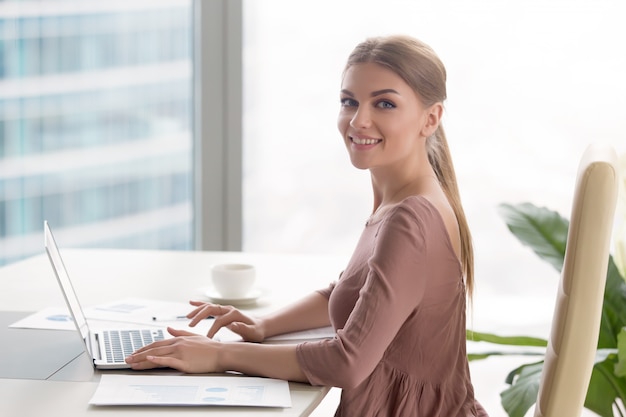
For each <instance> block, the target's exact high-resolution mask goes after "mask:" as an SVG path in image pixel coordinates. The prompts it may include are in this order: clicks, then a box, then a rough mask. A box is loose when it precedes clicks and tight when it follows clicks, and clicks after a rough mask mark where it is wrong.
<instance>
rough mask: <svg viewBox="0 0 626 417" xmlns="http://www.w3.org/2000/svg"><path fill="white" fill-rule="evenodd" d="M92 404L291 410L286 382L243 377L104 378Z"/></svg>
mask: <svg viewBox="0 0 626 417" xmlns="http://www.w3.org/2000/svg"><path fill="white" fill-rule="evenodd" d="M89 404H93V405H99V406H104V405H164V406H165V405H177V406H181V405H189V406H216V405H219V406H250V407H283V408H285V407H291V394H290V393H289V384H288V382H287V381H282V380H278V379H269V378H256V377H244V376H185V375H109V374H105V375H102V377H101V379H100V383H99V384H98V388H97V389H96V392H95V393H94V395H93V397H92V398H91V400H90V401H89Z"/></svg>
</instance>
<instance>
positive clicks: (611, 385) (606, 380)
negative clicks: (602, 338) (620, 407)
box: [585, 350, 626, 417]
mask: <svg viewBox="0 0 626 417" xmlns="http://www.w3.org/2000/svg"><path fill="white" fill-rule="evenodd" d="M607 351H608V350H607ZM616 362H617V355H616V354H614V353H613V354H609V355H608V356H606V358H605V360H603V361H600V362H597V363H596V364H595V365H594V367H593V371H592V372H591V380H590V381H589V388H588V389H587V396H586V397H585V408H587V409H589V410H591V411H593V412H594V413H596V414H598V415H600V416H602V417H614V414H613V403H614V402H615V400H616V399H617V398H618V396H619V391H622V392H626V380H625V379H624V378H618V377H617V376H616V375H615V374H614V373H613V368H614V367H615V363H616Z"/></svg>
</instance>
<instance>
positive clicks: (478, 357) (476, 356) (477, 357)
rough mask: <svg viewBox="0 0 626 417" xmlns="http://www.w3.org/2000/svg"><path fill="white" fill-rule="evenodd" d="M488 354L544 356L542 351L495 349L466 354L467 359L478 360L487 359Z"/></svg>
mask: <svg viewBox="0 0 626 417" xmlns="http://www.w3.org/2000/svg"><path fill="white" fill-rule="evenodd" d="M490 356H544V353H539V352H513V351H511V352H504V351H495V352H480V353H476V352H472V353H468V354H467V359H468V360H469V361H478V360H481V359H487V358H488V357H490Z"/></svg>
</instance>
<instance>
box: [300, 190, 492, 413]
mask: <svg viewBox="0 0 626 417" xmlns="http://www.w3.org/2000/svg"><path fill="white" fill-rule="evenodd" d="M320 293H322V294H323V295H325V296H327V297H329V314H330V320H331V323H332V325H333V327H334V328H335V330H336V332H337V336H336V337H335V338H334V339H332V340H325V341H318V342H306V343H302V344H300V345H298V347H297V357H298V361H299V363H300V365H301V366H302V369H303V371H304V373H305V374H306V376H307V377H308V379H309V381H310V382H311V383H312V384H313V385H325V386H335V387H340V388H342V394H341V401H340V404H339V408H338V409H337V412H336V414H335V415H336V416H350V417H354V416H358V417H367V416H377V417H387V416H415V417H470V416H476V417H478V416H480V417H486V416H487V413H486V412H485V411H484V410H483V409H482V407H481V406H480V404H478V402H477V401H476V400H475V399H474V389H473V387H472V383H471V380H470V373H469V367H468V362H467V356H466V350H465V286H464V283H463V278H462V271H461V265H460V263H459V261H458V259H457V257H456V255H455V253H454V250H453V248H452V244H451V242H450V239H449V237H448V234H447V231H446V228H445V226H444V224H443V219H442V218H441V216H440V214H439V212H438V211H437V210H436V208H435V207H434V206H433V205H432V204H431V203H430V202H429V201H428V200H426V199H425V198H423V197H419V196H412V197H409V198H407V199H406V200H404V201H403V202H401V203H400V204H398V205H396V206H395V207H393V208H392V209H391V210H389V211H388V212H387V213H386V215H385V216H384V217H383V218H382V219H380V220H378V221H376V222H368V224H366V226H365V230H364V231H363V234H362V235H361V238H360V240H359V243H358V245H357V247H356V249H355V252H354V254H353V255H352V259H351V260H350V262H349V263H348V265H347V267H346V269H345V270H344V272H343V273H342V275H341V277H340V278H339V280H338V281H337V283H333V284H331V285H330V287H329V288H327V289H326V290H322V291H320Z"/></svg>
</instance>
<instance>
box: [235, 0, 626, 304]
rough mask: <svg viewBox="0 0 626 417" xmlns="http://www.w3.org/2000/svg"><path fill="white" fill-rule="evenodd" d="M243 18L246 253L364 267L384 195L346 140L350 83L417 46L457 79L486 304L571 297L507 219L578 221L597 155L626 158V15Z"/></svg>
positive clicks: (328, 9) (448, 120) (539, 11)
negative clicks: (587, 171) (376, 57)
mask: <svg viewBox="0 0 626 417" xmlns="http://www.w3.org/2000/svg"><path fill="white" fill-rule="evenodd" d="M244 6H245V8H244V28H245V31H244V50H245V55H244V65H245V67H244V80H245V84H244V104H245V112H244V134H245V136H244V149H245V151H244V164H245V170H244V175H245V178H244V239H243V245H244V248H245V249H246V250H250V251H268V252H320V253H334V254H345V255H346V256H348V255H349V254H350V253H351V251H352V248H353V246H354V245H355V244H356V241H357V239H358V236H359V235H360V232H361V229H362V227H363V224H364V222H365V220H366V218H367V217H368V216H369V214H370V212H371V187H370V185H369V175H368V172H362V171H358V170H356V169H355V168H353V167H352V166H351V164H350V161H349V159H348V157H347V153H346V151H345V149H344V147H343V143H342V141H341V139H340V136H339V133H338V131H337V129H336V124H335V121H336V117H337V114H338V110H339V89H340V83H341V71H342V70H343V65H344V63H345V60H346V58H347V56H348V54H349V53H350V51H351V50H352V48H353V47H354V46H355V45H356V44H357V43H358V42H360V41H362V40H364V39H365V38H366V37H368V36H375V35H385V34H395V33H404V34H409V35H412V36H415V37H417V38H419V39H421V40H423V41H425V42H426V43H428V44H430V45H431V46H432V47H433V48H434V49H435V51H437V53H438V55H439V56H440V57H441V58H442V60H443V62H444V64H445V65H446V68H447V72H448V100H447V101H446V103H445V106H446V110H445V114H444V120H443V124H444V126H445V128H446V132H447V136H448V141H449V144H450V148H451V152H452V156H453V159H454V162H455V167H456V171H457V176H458V180H459V183H460V189H461V193H462V198H463V201H464V205H465V209H466V213H467V216H468V218H469V222H470V227H471V228H472V231H473V234H474V241H475V246H476V256H477V259H476V273H477V280H478V291H479V292H480V291H483V293H489V292H490V291H492V290H493V291H497V290H500V289H503V290H506V291H507V292H508V293H511V292H512V291H513V292H514V291H522V292H523V291H534V290H535V289H536V288H537V286H545V285H556V282H557V281H558V279H550V278H549V277H553V276H555V275H556V274H555V271H554V270H552V268H551V267H550V266H548V265H547V264H544V263H543V262H542V261H540V260H539V259H538V258H537V257H535V256H534V255H533V254H532V253H530V252H529V251H528V250H527V249H526V248H524V247H522V246H521V245H520V244H519V242H518V241H517V240H516V238H515V237H514V236H513V235H512V234H511V233H510V232H509V231H508V230H507V228H506V226H505V225H504V222H503V220H502V219H501V218H500V217H499V215H498V213H497V206H498V205H499V204H500V203H505V202H506V203H519V202H524V201H530V202H533V203H534V204H536V205H540V206H547V207H549V208H551V209H553V210H557V211H559V212H560V213H561V214H562V215H564V216H566V217H569V210H570V199H571V197H572V192H573V189H574V179H575V175H576V170H577V166H578V161H579V158H580V156H581V155H582V152H583V150H584V149H585V147H586V146H587V144H588V143H590V142H593V141H598V140H600V141H606V142H608V143H611V144H612V145H613V146H615V147H616V148H617V150H618V152H620V153H623V152H625V151H626V141H625V140H624V132H626V119H625V118H624V117H623V115H622V113H623V109H624V108H626V101H625V100H626V99H625V97H626V82H625V81H624V74H626V58H625V56H626V55H624V54H623V53H621V52H620V51H621V50H622V49H623V47H622V40H623V39H626V26H625V25H623V22H622V20H623V19H622V16H624V11H626V6H624V5H623V2H620V1H601V2H599V3H598V2H595V1H591V0H587V1H579V2H575V3H571V2H551V3H550V4H549V5H548V4H547V3H545V2H541V1H530V2H526V1H524V2H497V1H469V2H459V1H437V2H418V1H402V0H391V1H385V2H380V1H376V0H346V1H340V2H338V1H332V0H320V1H315V2H305V3H303V2H293V1H290V0H272V1H266V2H262V3H261V2H256V1H254V0H248V1H245V2H244ZM521 261H524V263H523V264H520V262H521ZM546 277H548V278H546ZM548 294H549V295H550V297H552V294H553V293H552V292H548ZM548 306H549V307H548V309H549V312H548V314H551V313H552V302H551V301H550V302H548Z"/></svg>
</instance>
